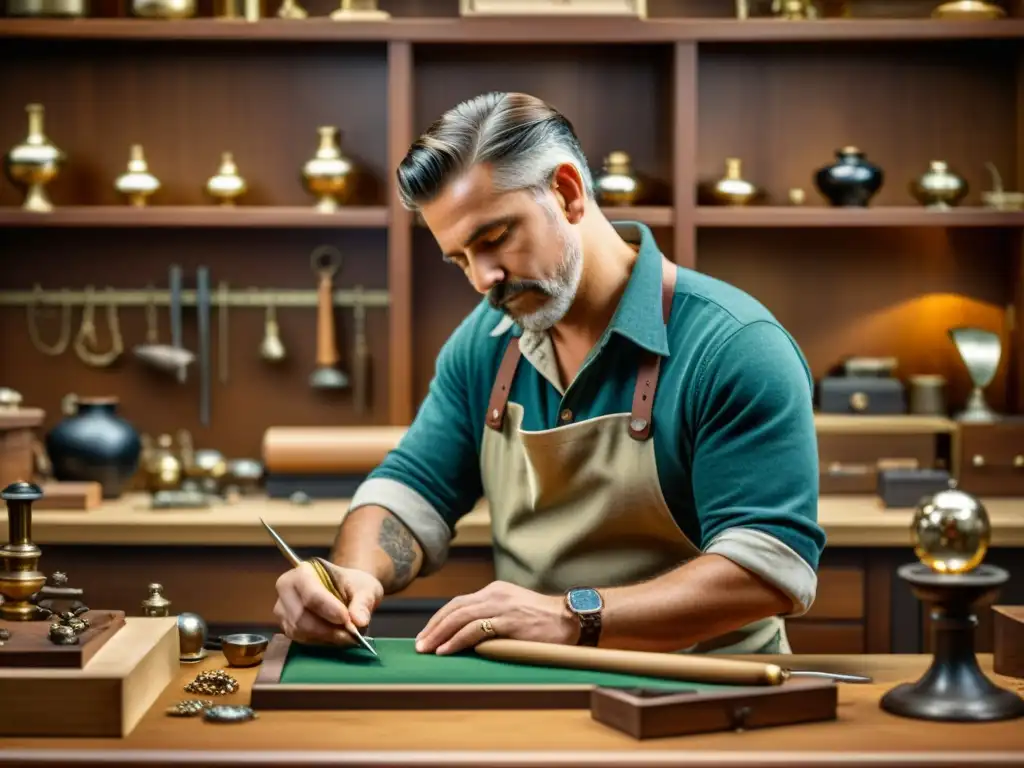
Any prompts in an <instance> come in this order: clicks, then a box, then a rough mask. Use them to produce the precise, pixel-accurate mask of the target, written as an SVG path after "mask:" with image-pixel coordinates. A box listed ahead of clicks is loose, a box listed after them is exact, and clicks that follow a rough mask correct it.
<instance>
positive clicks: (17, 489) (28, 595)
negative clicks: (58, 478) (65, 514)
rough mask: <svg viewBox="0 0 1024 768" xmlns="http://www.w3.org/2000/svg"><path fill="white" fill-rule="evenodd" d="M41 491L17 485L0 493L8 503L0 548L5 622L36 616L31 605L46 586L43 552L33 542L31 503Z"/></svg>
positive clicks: (0, 589)
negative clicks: (43, 570)
mask: <svg viewBox="0 0 1024 768" xmlns="http://www.w3.org/2000/svg"><path fill="white" fill-rule="evenodd" d="M42 496H43V492H42V491H41V490H40V489H39V486H37V485H33V484H32V483H24V482H17V483H11V484H10V485H8V486H7V487H6V488H4V490H3V491H2V492H0V499H3V500H4V501H5V502H7V530H8V533H7V543H6V544H4V546H3V547H0V557H2V558H3V560H4V570H3V573H0V595H2V596H3V598H4V601H3V603H2V604H0V617H2V618H4V619H6V620H7V621H31V620H32V619H35V618H36V617H37V609H36V606H35V605H34V604H33V603H32V596H33V595H35V594H36V593H37V592H38V591H39V590H40V589H42V588H43V586H44V585H45V584H46V575H45V574H44V573H42V571H40V570H39V558H40V556H41V555H42V551H41V550H40V549H39V547H37V546H36V545H35V544H33V543H32V502H33V501H35V500H36V499H40V498H42Z"/></svg>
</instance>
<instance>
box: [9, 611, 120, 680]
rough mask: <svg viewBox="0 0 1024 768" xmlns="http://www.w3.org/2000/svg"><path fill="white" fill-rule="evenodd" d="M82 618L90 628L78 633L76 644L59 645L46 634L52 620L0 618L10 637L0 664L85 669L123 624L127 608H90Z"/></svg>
mask: <svg viewBox="0 0 1024 768" xmlns="http://www.w3.org/2000/svg"><path fill="white" fill-rule="evenodd" d="M81 618H84V619H87V620H88V621H89V625H90V626H89V629H87V630H85V631H84V632H83V633H82V634H81V635H79V636H78V643H77V644H75V645H57V644H55V643H53V642H51V641H50V639H49V638H48V637H47V634H48V633H49V631H50V624H51V622H50V621H48V620H43V621H0V627H2V628H4V629H6V630H7V631H8V632H10V633H11V639H10V640H8V641H7V642H5V643H4V644H3V646H0V667H13V668H24V667H49V668H51V669H52V668H59V669H65V668H69V667H71V668H76V669H82V668H84V667H85V665H86V664H88V663H89V660H90V659H91V658H92V657H93V656H94V655H96V652H97V651H98V650H99V649H100V648H102V647H103V646H104V645H105V644H106V643H107V641H108V640H110V638H112V637H113V636H114V635H115V634H117V632H118V631H119V630H120V629H121V628H122V627H123V626H124V611H88V612H86V613H85V614H83V615H82V617H81Z"/></svg>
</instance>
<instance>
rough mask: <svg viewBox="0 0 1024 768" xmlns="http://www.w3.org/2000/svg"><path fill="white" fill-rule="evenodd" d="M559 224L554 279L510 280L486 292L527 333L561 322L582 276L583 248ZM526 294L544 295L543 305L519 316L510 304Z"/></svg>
mask: <svg viewBox="0 0 1024 768" xmlns="http://www.w3.org/2000/svg"><path fill="white" fill-rule="evenodd" d="M562 226H563V225H559V230H560V231H559V238H558V239H559V245H560V246H561V248H562V258H561V260H560V261H559V264H558V268H557V269H556V270H555V274H554V276H553V277H550V278H547V279H544V280H508V281H505V282H503V283H498V284H497V285H495V286H494V287H493V288H491V289H490V290H489V291H488V292H487V300H488V302H490V304H491V306H492V307H494V308H495V309H500V310H501V311H502V312H504V313H505V314H506V315H507V316H508V317H510V318H512V320H514V321H515V322H516V323H517V324H518V325H519V326H520V327H521V328H522V329H523V330H524V331H535V332H540V331H546V330H548V329H549V328H551V327H552V326H553V325H555V323H557V322H559V321H560V320H561V319H562V318H563V317H565V313H566V312H568V311H569V307H571V306H572V302H573V300H574V299H575V298H576V290H577V289H578V288H579V284H580V277H581V276H582V274H583V249H582V248H580V247H579V245H578V244H577V243H576V241H575V240H574V239H573V238H572V237H570V236H569V234H568V233H567V232H565V231H564V230H562ZM523 293H535V294H538V295H540V296H543V297H544V298H545V299H546V300H545V302H544V304H543V305H542V306H541V307H540V308H539V309H535V310H534V311H532V312H526V313H523V314H516V313H515V312H513V311H512V310H510V309H509V308H508V306H507V304H508V302H509V301H511V300H512V299H514V298H515V297H516V296H519V295H521V294H523Z"/></svg>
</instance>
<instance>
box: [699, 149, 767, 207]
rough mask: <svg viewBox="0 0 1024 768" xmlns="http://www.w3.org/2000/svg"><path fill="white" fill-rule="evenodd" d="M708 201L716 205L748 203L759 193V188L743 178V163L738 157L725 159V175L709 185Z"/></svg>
mask: <svg viewBox="0 0 1024 768" xmlns="http://www.w3.org/2000/svg"><path fill="white" fill-rule="evenodd" d="M707 194H708V197H709V198H710V202H711V203H713V204H718V205H749V204H750V203H752V202H754V201H755V200H756V199H757V198H758V197H760V195H761V190H760V189H759V188H758V187H757V186H756V185H755V184H753V183H752V182H750V181H747V180H746V179H744V178H743V164H742V161H741V160H740V159H739V158H738V157H727V158H726V159H725V176H723V177H722V178H721V179H719V180H718V181H716V182H714V183H713V184H711V185H710V187H709V189H708V192H707Z"/></svg>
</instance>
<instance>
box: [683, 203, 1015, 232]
mask: <svg viewBox="0 0 1024 768" xmlns="http://www.w3.org/2000/svg"><path fill="white" fill-rule="evenodd" d="M694 221H695V223H696V225H697V226H698V227H706V228H710V227H716V228H739V227H759V228H766V227H1020V226H1024V211H994V210H990V209H988V208H957V209H953V210H950V211H930V210H927V209H925V208H921V207H910V206H908V207H903V206H887V207H877V208H826V207H813V206H808V207H802V206H792V207H788V206H777V207H776V206H751V207H747V208H744V207H724V206H723V207H717V206H701V207H699V208H697V211H696V214H695V216H694Z"/></svg>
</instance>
